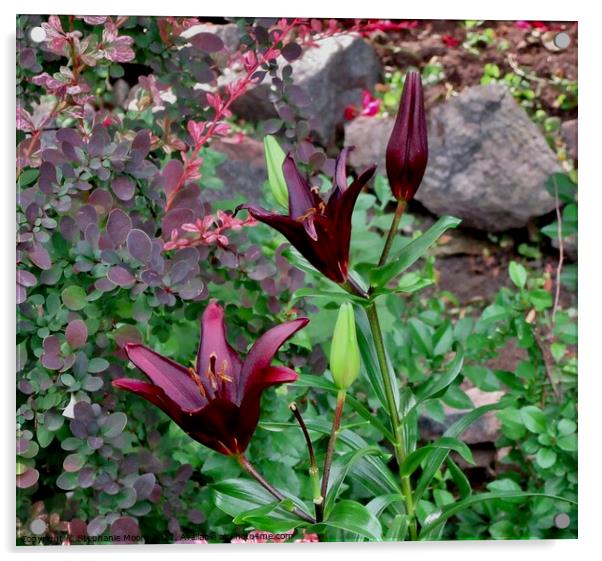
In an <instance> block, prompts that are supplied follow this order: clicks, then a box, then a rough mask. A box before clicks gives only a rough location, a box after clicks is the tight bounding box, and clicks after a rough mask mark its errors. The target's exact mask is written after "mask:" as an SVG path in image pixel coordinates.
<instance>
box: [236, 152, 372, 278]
mask: <svg viewBox="0 0 602 561" xmlns="http://www.w3.org/2000/svg"><path fill="white" fill-rule="evenodd" d="M351 149H352V147H349V148H345V149H344V150H343V151H342V152H341V153H340V155H339V157H338V158H337V161H336V166H335V173H334V178H333V188H332V191H331V193H330V196H329V197H328V200H327V201H324V200H323V199H322V197H321V196H320V193H319V190H318V189H317V188H316V187H312V186H311V185H310V184H309V183H308V182H307V180H306V179H305V177H303V176H302V175H301V173H300V172H299V169H298V168H297V164H296V163H295V161H294V160H293V158H292V156H291V155H290V154H288V155H287V156H286V158H285V159H284V163H283V164H282V171H283V173H284V178H285V180H286V184H287V187H288V200H289V212H288V216H285V215H282V214H277V213H275V212H269V211H267V210H265V209H263V208H260V207H257V206H254V205H243V206H241V207H240V208H246V209H247V210H248V211H249V213H250V214H251V216H253V218H255V219H257V220H259V221H261V222H264V223H265V224H267V225H268V226H271V227H272V228H275V229H276V230H278V231H279V232H280V233H281V234H282V235H283V236H284V237H285V238H286V239H288V241H289V242H291V244H293V246H295V247H296V248H297V249H298V250H299V252H300V253H301V255H303V256H304V257H305V258H306V259H307V260H308V261H309V262H310V263H311V264H312V265H313V266H314V267H315V268H316V269H318V271H320V272H321V273H323V274H324V275H326V276H327V277H328V278H329V279H331V280H333V281H334V282H337V283H344V282H345V281H346V280H347V274H348V270H349V243H350V241H351V215H352V213H353V207H354V206H355V202H356V200H357V197H358V195H359V194H360V191H361V190H362V188H363V187H364V186H365V185H366V183H367V182H368V181H369V180H370V178H371V177H372V175H373V174H374V170H375V169H376V165H374V166H370V167H369V168H368V169H366V170H365V171H364V172H363V173H362V174H361V175H360V176H359V177H358V178H357V179H356V180H355V181H353V182H352V183H351V185H349V186H348V185H347V174H346V170H345V165H346V160H347V153H348V152H349V150H351Z"/></svg>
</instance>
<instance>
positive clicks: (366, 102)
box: [362, 90, 380, 117]
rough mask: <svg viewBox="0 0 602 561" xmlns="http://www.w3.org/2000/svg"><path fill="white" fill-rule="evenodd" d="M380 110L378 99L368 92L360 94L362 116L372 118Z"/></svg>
mask: <svg viewBox="0 0 602 561" xmlns="http://www.w3.org/2000/svg"><path fill="white" fill-rule="evenodd" d="M379 109H380V99H378V98H376V97H372V94H371V93H370V92H369V91H368V90H364V91H363V92H362V115H366V116H367V117H374V115H376V114H377V113H378V111H379Z"/></svg>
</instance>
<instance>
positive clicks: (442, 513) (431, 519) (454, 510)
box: [418, 491, 577, 540]
mask: <svg viewBox="0 0 602 561" xmlns="http://www.w3.org/2000/svg"><path fill="white" fill-rule="evenodd" d="M528 497H545V498H548V499H554V500H558V501H564V502H567V503H570V504H577V503H576V502H575V501H573V500H572V499H567V498H565V497H557V496H555V495H548V494H545V493H527V492H524V491H497V492H491V493H480V494H478V495H471V496H470V497H467V498H466V499H463V500H461V501H458V502H455V503H452V504H449V505H447V506H444V507H443V508H441V509H438V510H436V511H435V512H432V513H431V514H429V515H428V516H427V518H426V520H425V523H424V526H423V527H422V531H421V532H420V536H419V538H418V539H420V540H428V539H432V537H433V535H434V534H435V533H436V531H437V530H438V529H439V528H440V527H441V525H442V524H445V523H446V522H447V520H448V519H449V518H450V517H452V516H453V515H454V514H458V513H459V512H462V511H463V510H465V509H467V508H469V507H471V506H472V505H475V504H479V503H483V502H486V501H492V500H496V499H502V500H503V499H513V498H519V499H521V498H528Z"/></svg>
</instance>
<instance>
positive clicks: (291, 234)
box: [239, 205, 345, 282]
mask: <svg viewBox="0 0 602 561" xmlns="http://www.w3.org/2000/svg"><path fill="white" fill-rule="evenodd" d="M239 208H244V209H246V210H248V211H249V214H250V215H251V216H252V217H253V218H255V219H256V220H259V221H260V222H263V223H264V224H267V225H268V226H271V227H272V228H274V229H275V230H278V231H279V232H280V233H281V234H282V235H283V236H284V237H285V238H286V239H287V240H288V241H289V242H291V244H292V245H294V246H295V247H296V248H297V249H298V250H299V252H300V253H301V255H303V257H305V258H306V259H307V260H308V261H309V262H310V263H311V264H312V265H313V266H314V267H315V268H316V269H317V270H318V271H320V272H321V273H323V274H324V275H326V276H327V277H328V278H329V279H331V280H333V281H334V282H344V281H345V277H344V276H341V273H340V271H339V267H338V264H337V252H336V251H335V248H334V246H333V241H332V240H333V239H336V232H335V230H334V224H330V223H329V221H327V220H324V216H323V215H317V216H316V217H315V221H314V224H315V225H316V229H317V231H318V238H319V239H318V241H314V240H313V239H312V238H310V237H309V236H308V235H307V232H306V230H305V229H304V228H303V226H302V225H301V223H300V222H298V221H297V220H295V219H293V218H290V217H289V216H282V215H281V214H276V213H274V212H268V211H266V210H264V209H262V208H259V207H256V206H253V205H242V206H241V207H239Z"/></svg>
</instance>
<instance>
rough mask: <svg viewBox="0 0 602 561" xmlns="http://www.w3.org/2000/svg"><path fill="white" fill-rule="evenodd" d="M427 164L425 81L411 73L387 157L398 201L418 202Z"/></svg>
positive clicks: (407, 79)
mask: <svg viewBox="0 0 602 561" xmlns="http://www.w3.org/2000/svg"><path fill="white" fill-rule="evenodd" d="M427 161H428V142H427V134H426V115H425V111H424V97H423V94H422V81H421V79H420V74H419V73H418V72H408V73H407V75H406V79H405V83H404V86H403V93H402V95H401V102H400V104H399V111H398V113H397V118H396V119H395V125H394V126H393V132H392V133H391V137H390V138H389V144H387V155H386V165H387V176H388V178H389V184H390V185H391V190H392V191H393V195H394V196H395V198H396V199H397V200H405V201H410V200H412V199H413V198H414V195H415V194H416V191H417V190H418V187H419V186H420V182H421V181H422V178H423V177H424V172H425V170H426V164H427Z"/></svg>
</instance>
